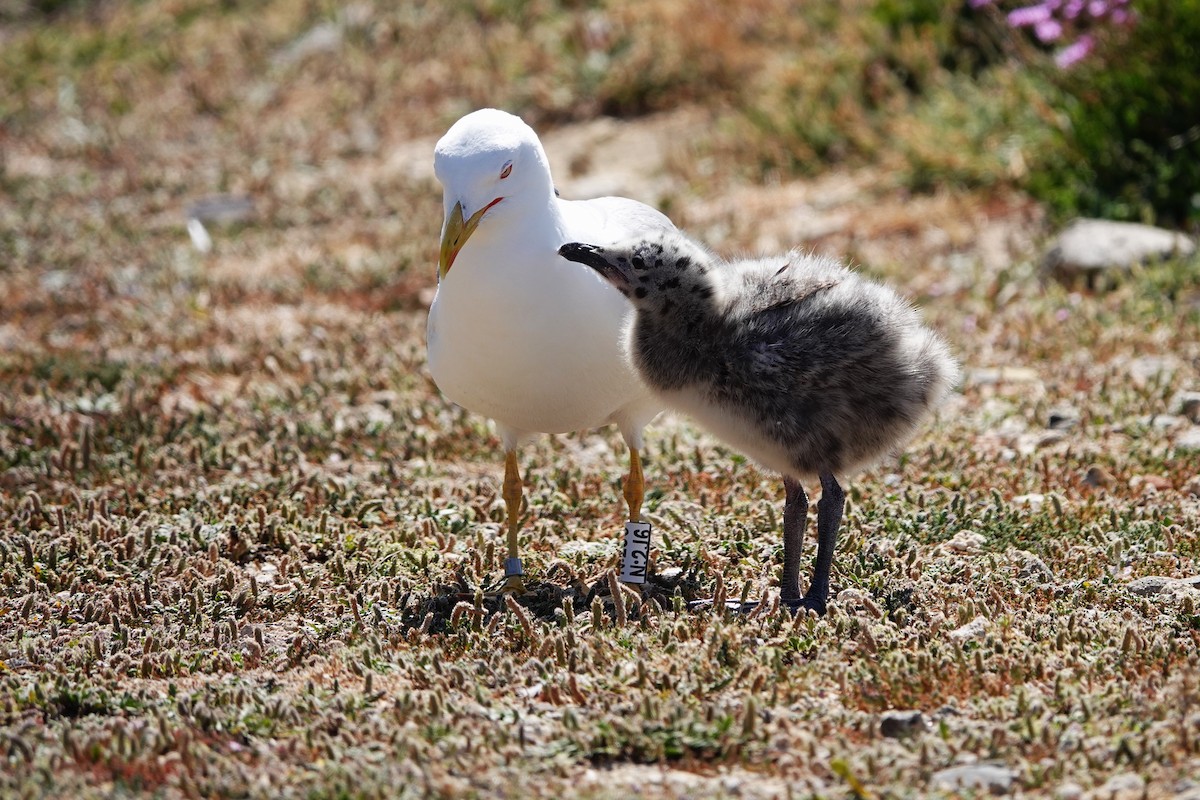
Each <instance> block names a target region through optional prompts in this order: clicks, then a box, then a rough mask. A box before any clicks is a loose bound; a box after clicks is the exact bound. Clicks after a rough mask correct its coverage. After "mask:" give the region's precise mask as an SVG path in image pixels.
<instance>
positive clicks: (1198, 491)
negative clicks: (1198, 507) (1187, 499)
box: [1180, 475, 1200, 497]
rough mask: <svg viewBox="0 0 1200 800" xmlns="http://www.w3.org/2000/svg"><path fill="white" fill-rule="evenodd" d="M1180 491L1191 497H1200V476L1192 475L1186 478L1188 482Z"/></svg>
mask: <svg viewBox="0 0 1200 800" xmlns="http://www.w3.org/2000/svg"><path fill="white" fill-rule="evenodd" d="M1180 491H1181V492H1183V493H1184V494H1187V495H1191V496H1192V497H1200V475H1193V476H1192V477H1190V478H1188V482H1187V483H1185V484H1184V485H1183V488H1182V489H1180Z"/></svg>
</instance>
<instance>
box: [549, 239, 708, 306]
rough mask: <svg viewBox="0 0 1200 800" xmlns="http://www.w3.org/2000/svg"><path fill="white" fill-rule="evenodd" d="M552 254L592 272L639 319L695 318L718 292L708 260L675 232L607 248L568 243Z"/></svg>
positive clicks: (620, 243)
mask: <svg viewBox="0 0 1200 800" xmlns="http://www.w3.org/2000/svg"><path fill="white" fill-rule="evenodd" d="M558 254H559V255H560V256H562V257H563V258H565V259H567V260H569V261H577V262H579V263H580V264H586V265H587V266H589V267H591V268H592V269H594V270H596V272H598V273H600V274H601V275H602V276H603V277H604V278H605V279H606V280H607V281H608V282H609V283H611V284H612V285H613V286H615V287H616V288H617V290H618V291H619V292H621V294H623V295H625V296H626V297H628V298H629V300H630V302H632V303H633V305H634V307H635V308H637V310H638V311H639V312H640V313H642V314H650V315H653V316H659V317H677V316H680V315H686V316H695V315H696V314H697V312H701V311H703V310H705V309H711V307H712V305H713V304H714V301H715V299H716V295H717V293H718V288H719V287H718V284H717V283H716V281H717V279H718V272H717V270H714V269H713V267H714V264H715V260H714V258H713V256H712V255H711V254H710V253H709V252H708V251H707V250H705V249H704V248H703V247H701V246H700V245H699V244H696V243H695V242H693V241H692V240H691V239H688V238H687V237H686V236H683V235H681V234H677V233H663V234H659V235H656V236H653V237H650V238H637V239H630V240H629V241H626V242H619V243H617V244H614V245H609V246H607V247H600V246H597V245H591V244H583V243H579V242H571V243H568V244H564V245H563V246H562V247H560V248H559V250H558Z"/></svg>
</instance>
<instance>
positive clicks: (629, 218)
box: [427, 108, 674, 591]
mask: <svg viewBox="0 0 1200 800" xmlns="http://www.w3.org/2000/svg"><path fill="white" fill-rule="evenodd" d="M434 171H435V173H436V174H437V177H438V180H439V181H441V184H442V189H443V194H442V201H443V205H444V208H445V221H444V223H443V226H442V241H441V254H440V258H439V263H438V287H437V294H436V295H435V296H434V299H433V304H432V306H431V307H430V309H429V322H428V329H427V343H428V349H429V371H430V373H431V374H432V375H433V379H434V381H435V382H436V383H437V385H438V388H439V389H441V391H442V392H443V393H444V394H445V395H446V397H448V398H449V399H450V400H452V401H454V402H455V403H457V404H459V405H460V406H463V407H464V408H466V409H468V410H470V411H473V412H475V413H478V414H482V415H483V416H486V417H489V418H491V419H492V420H493V421H494V422H495V424H496V429H497V432H498V433H499V435H500V439H501V442H502V443H503V446H504V452H505V459H504V484H503V497H504V503H505V506H506V513H507V528H508V553H507V558H506V559H505V563H504V573H505V578H506V586H507V588H508V589H510V590H513V591H521V590H522V589H523V582H522V575H523V573H524V570H523V568H522V565H521V559H520V553H519V550H518V534H519V523H520V513H521V499H522V483H521V476H520V472H519V469H518V465H517V447H518V445H519V444H520V443H521V442H522V441H523V440H525V439H527V438H528V437H530V436H532V435H534V434H536V433H566V432H569V431H577V430H585V429H589V428H596V427H600V426H603V425H607V424H610V423H613V424H616V425H617V426H618V427H619V428H620V431H621V435H622V437H624V439H625V442H626V444H627V445H628V446H629V476H628V478H627V479H626V481H625V486H624V491H623V494H624V497H625V501H626V503H627V504H628V510H629V519H630V520H631V521H634V522H637V521H640V519H641V506H642V500H643V497H644V480H643V477H642V467H641V458H640V455H639V452H640V450H641V449H642V430H643V428H644V427H645V426H646V424H647V423H648V422H649V421H650V420H651V419H653V418H654V416H655V415H656V414H658V412H659V411H660V409H661V405H660V404H659V402H658V401H657V400H655V399H654V398H653V396H652V395H651V394H650V393H649V391H648V390H647V389H646V387H645V386H644V385H643V384H642V382H641V381H640V380H639V378H638V377H637V375H636V373H635V372H634V371H633V369H632V367H631V366H630V365H629V364H628V362H627V360H626V359H625V357H624V354H623V350H622V344H621V342H622V330H623V328H624V326H625V325H626V324H627V317H628V316H629V315H630V314H631V313H632V308H631V307H630V305H629V303H628V302H627V301H626V300H625V298H624V297H622V296H621V294H620V293H619V292H617V291H616V290H614V289H613V287H612V286H610V285H609V284H608V283H607V281H605V280H604V279H603V278H601V277H600V276H599V275H597V274H596V273H595V272H594V271H593V270H591V269H589V268H588V267H586V266H583V265H581V264H576V263H573V262H570V261H567V260H565V259H563V258H561V257H560V256H559V255H558V249H559V247H561V246H562V245H563V244H565V243H567V242H574V241H586V242H591V243H595V244H610V243H613V242H617V241H622V240H626V239H628V238H630V237H634V236H641V235H649V234H652V233H658V232H663V231H673V230H674V226H673V225H672V224H671V221H670V220H669V219H667V218H666V217H665V216H663V215H662V214H660V213H659V212H657V211H655V210H654V209H652V208H650V207H649V206H646V205H643V204H642V203H639V202H636V201H634V200H628V199H625V198H622V197H602V198H598V199H594V200H583V201H571V200H562V199H560V198H559V197H558V193H557V192H556V191H555V188H554V182H553V180H552V179H551V177H550V166H549V162H548V160H547V158H546V153H545V151H544V150H543V149H542V144H541V142H540V141H539V140H538V137H537V134H535V133H534V131H533V129H532V128H530V127H529V126H528V125H526V124H525V123H524V122H523V121H522V120H521V119H520V118H519V117H516V116H513V115H512V114H508V113H506V112H504V111H498V110H496V109H490V108H489V109H483V110H480V111H475V112H473V113H471V114H468V115H466V116H465V117H463V118H462V119H460V120H459V121H458V122H456V123H454V125H453V126H451V128H450V130H448V131H447V132H446V134H445V135H444V136H443V137H442V138H441V140H440V141H439V142H438V143H437V146H436V148H435V149H434Z"/></svg>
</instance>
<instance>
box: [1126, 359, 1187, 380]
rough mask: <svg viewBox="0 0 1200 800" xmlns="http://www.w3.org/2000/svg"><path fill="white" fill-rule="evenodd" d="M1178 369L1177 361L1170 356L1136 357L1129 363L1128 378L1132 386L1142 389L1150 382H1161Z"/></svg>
mask: <svg viewBox="0 0 1200 800" xmlns="http://www.w3.org/2000/svg"><path fill="white" fill-rule="evenodd" d="M1178 369H1179V359H1177V358H1176V357H1175V356H1172V355H1165V356H1138V357H1137V358H1135V359H1133V360H1132V361H1130V362H1129V377H1130V378H1131V379H1132V380H1133V385H1134V386H1138V387H1144V386H1146V385H1147V384H1149V383H1150V382H1151V381H1157V380H1163V379H1164V378H1169V377H1171V376H1172V375H1174V374H1175V372H1176V371H1177V370H1178Z"/></svg>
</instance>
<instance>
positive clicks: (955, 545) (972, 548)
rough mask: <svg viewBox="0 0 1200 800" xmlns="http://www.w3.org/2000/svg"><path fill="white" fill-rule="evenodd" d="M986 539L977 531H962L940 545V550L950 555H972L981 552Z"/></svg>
mask: <svg viewBox="0 0 1200 800" xmlns="http://www.w3.org/2000/svg"><path fill="white" fill-rule="evenodd" d="M986 543H987V537H986V536H984V535H983V534H982V533H979V532H978V531H973V530H970V529H964V530H961V531H959V532H958V533H956V534H954V536H952V537H951V538H950V541H948V542H944V543H943V544H942V549H944V550H949V551H950V552H952V553H966V554H974V553H980V552H983V546H984V545H985V544H986Z"/></svg>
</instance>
